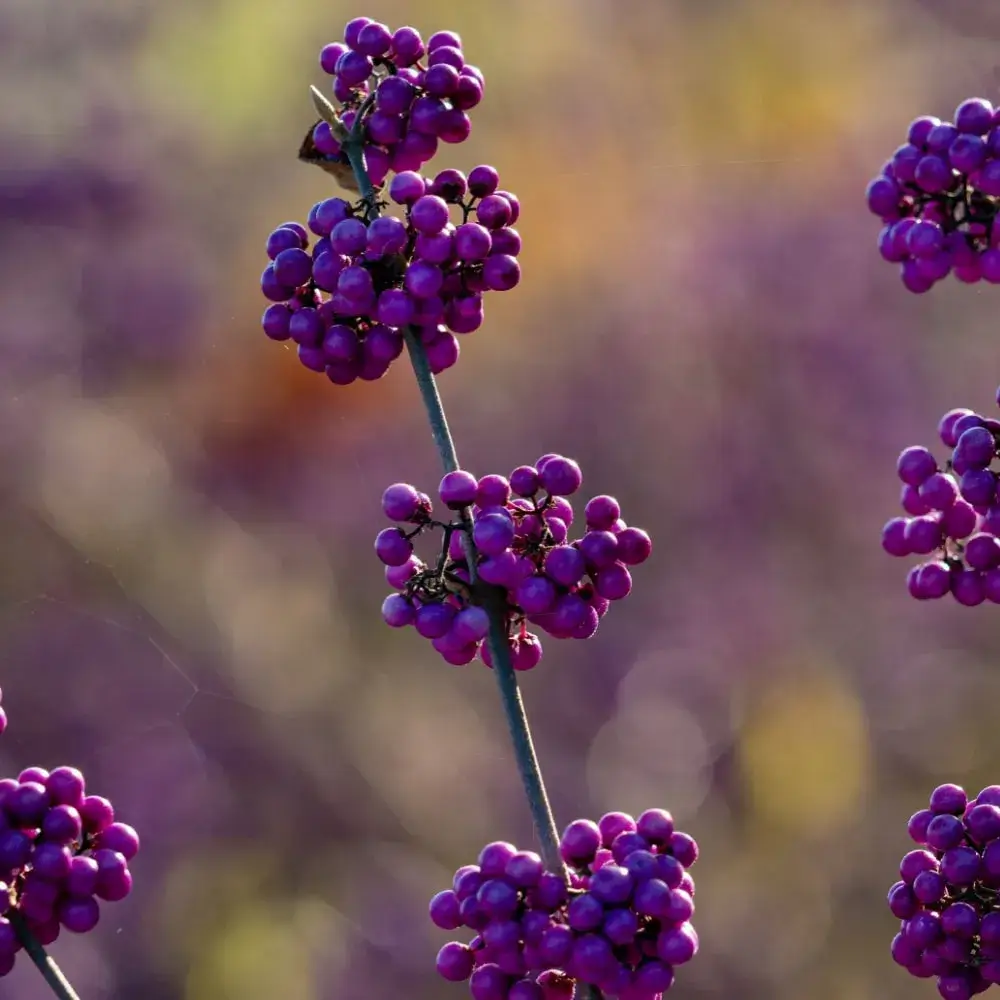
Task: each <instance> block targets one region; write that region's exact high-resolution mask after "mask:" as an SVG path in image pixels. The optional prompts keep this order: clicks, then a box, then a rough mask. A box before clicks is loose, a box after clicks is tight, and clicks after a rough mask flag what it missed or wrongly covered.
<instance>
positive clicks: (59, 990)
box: [7, 909, 80, 1000]
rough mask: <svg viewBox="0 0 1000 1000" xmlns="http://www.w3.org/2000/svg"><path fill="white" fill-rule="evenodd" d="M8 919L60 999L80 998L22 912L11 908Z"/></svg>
mask: <svg viewBox="0 0 1000 1000" xmlns="http://www.w3.org/2000/svg"><path fill="white" fill-rule="evenodd" d="M7 919H8V920H9V921H10V923H11V926H12V927H13V928H14V932H15V933H16V934H17V939H18V940H19V941H20V942H21V944H22V946H23V947H24V950H25V952H27V955H28V957H29V958H30V959H31V961H32V962H34V963H35V968H36V969H38V971H39V972H40V973H41V974H42V978H43V979H44V980H45V982H46V983H48V985H49V987H50V988H51V989H52V992H53V994H54V995H55V996H57V997H59V1000H80V997H79V994H78V993H77V992H76V990H74V989H73V987H72V986H71V985H70V982H69V980H68V979H67V978H66V977H65V976H64V975H63V974H62V970H61V969H60V968H59V966H58V965H56V963H55V961H53V959H52V958H51V957H50V956H49V953H48V952H47V951H46V950H45V949H44V948H43V947H42V945H41V944H40V943H39V941H38V939H37V938H36V937H35V935H34V934H32V933H31V929H30V928H29V927H28V924H27V922H26V921H25V920H24V918H23V917H22V916H21V914H20V913H18V912H17V911H16V910H14V909H11V910H9V911H8V913H7Z"/></svg>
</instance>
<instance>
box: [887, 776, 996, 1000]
mask: <svg viewBox="0 0 1000 1000" xmlns="http://www.w3.org/2000/svg"><path fill="white" fill-rule="evenodd" d="M928 805H929V808H927V809H921V810H920V811H919V812H916V813H914V814H913V816H911V817H910V822H909V824H908V832H909V834H910V837H911V839H912V840H913V841H914V842H915V843H916V845H917V847H918V849H917V850H914V851H910V852H909V853H908V854H907V855H905V856H904V858H903V860H902V861H901V862H900V866H899V878H900V880H899V881H898V882H896V883H895V884H894V885H893V886H892V888H891V889H890V890H889V909H890V910H891V911H892V914H893V916H894V917H897V918H898V919H899V920H900V921H902V923H901V926H900V931H899V933H898V934H897V935H896V936H895V938H893V941H892V957H893V959H894V960H895V961H896V962H897V963H898V964H899V965H902V966H903V967H904V968H905V969H906V970H907V971H908V972H910V973H911V974H912V975H914V976H917V977H919V978H921V979H929V978H932V977H935V976H936V977H937V980H938V990H939V992H940V993H941V995H942V996H943V997H945V998H947V1000H968V998H969V997H972V996H974V995H976V994H977V993H982V992H984V991H985V990H987V989H988V988H989V987H990V986H991V985H993V984H1000V901H998V895H997V892H998V890H1000V785H990V786H989V787H988V788H984V789H983V790H982V791H981V792H980V793H979V794H978V795H977V796H976V797H975V798H974V799H972V800H969V799H968V798H967V797H966V794H965V791H964V790H963V789H962V788H960V787H959V786H958V785H940V786H939V787H938V788H935V789H934V791H933V792H932V793H931V797H930V802H929V804H928Z"/></svg>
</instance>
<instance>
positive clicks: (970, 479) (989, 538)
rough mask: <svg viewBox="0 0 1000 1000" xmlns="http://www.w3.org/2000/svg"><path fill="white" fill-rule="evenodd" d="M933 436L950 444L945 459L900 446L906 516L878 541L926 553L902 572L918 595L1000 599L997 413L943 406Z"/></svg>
mask: <svg viewBox="0 0 1000 1000" xmlns="http://www.w3.org/2000/svg"><path fill="white" fill-rule="evenodd" d="M997 401H998V405H1000V390H998V391H997ZM938 436H939V437H940V439H941V441H942V443H943V444H944V445H945V446H946V447H949V448H951V449H952V452H951V457H950V458H949V459H948V460H947V461H946V462H945V464H944V465H943V466H940V465H939V464H938V462H937V459H935V458H934V456H933V454H931V452H930V451H929V450H928V449H927V448H924V447H919V446H914V447H910V448H905V449H904V450H903V452H902V453H901V454H900V456H899V461H898V462H897V465H896V469H897V472H898V473H899V478H900V479H901V480H902V483H903V486H902V493H901V496H900V500H901V503H902V505H903V510H904V511H905V512H906V513H907V515H909V516H908V517H894V518H892V519H891V520H890V521H888V522H887V524H886V525H885V527H884V528H883V529H882V547H883V549H885V551H886V552H888V553H889V555H893V556H910V555H920V556H929V557H930V558H929V559H928V560H927V561H926V562H922V563H919V564H918V565H916V566H914V567H913V568H912V569H911V570H910V572H909V576H908V577H907V586H908V587H909V591H910V593H911V594H912V595H913V596H914V597H915V598H917V599H918V600H931V599H934V598H939V597H944V596H945V595H946V594H951V596H952V597H953V598H954V599H955V600H956V601H958V603H959V604H965V605H968V606H975V605H977V604H982V603H983V601H987V600H988V601H991V602H993V603H997V604H1000V537H998V536H1000V503H998V497H997V484H998V478H997V472H996V471H995V469H994V468H993V465H994V463H995V462H996V460H997V458H998V457H1000V454H998V442H1000V420H997V419H996V418H995V417H984V416H980V415H979V414H978V413H974V412H973V411H972V410H968V409H956V410H949V411H948V412H947V413H946V414H945V415H944V416H943V417H942V418H941V422H940V423H939V425H938Z"/></svg>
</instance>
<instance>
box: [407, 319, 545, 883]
mask: <svg viewBox="0 0 1000 1000" xmlns="http://www.w3.org/2000/svg"><path fill="white" fill-rule="evenodd" d="M404 337H405V339H406V348H407V350H408V351H409V354H410V363H411V364H412V365H413V374H414V375H415V376H416V379H417V387H418V388H419V390H420V398H421V399H422V400H423V403H424V409H425V410H426V411H427V418H428V421H429V423H430V425H431V436H432V437H433V438H434V444H435V446H436V447H437V452H438V456H439V457H440V459H441V465H442V466H443V468H444V471H445V472H454V471H455V470H456V469H457V468H459V464H458V456H457V455H456V453H455V442H454V440H453V439H452V436H451V431H450V430H449V429H448V418H447V417H446V416H445V413H444V407H443V406H442V404H441V396H440V394H439V393H438V389H437V383H436V382H435V381H434V375H433V374H432V372H431V370H430V365H429V364H428V363H427V352H426V351H425V350H424V347H423V344H421V343H420V341H419V340H418V339H417V337H416V335H415V334H414V333H413V331H412V330H407V331H406V332H405V334H404ZM459 518H460V519H461V521H462V524H463V527H464V528H465V530H464V531H463V532H462V547H463V548H464V549H465V556H466V561H467V562H468V564H469V577H470V579H471V581H472V583H473V584H475V583H476V582H477V573H476V566H477V558H476V546H475V543H474V542H473V540H472V516H471V514H470V513H469V509H468V508H465V509H463V510H461V511H460V512H459ZM485 610H486V612H487V613H488V615H489V619H490V631H489V635H488V636H487V639H486V642H487V645H488V646H489V651H490V658H491V660H492V661H493V672H494V673H495V674H496V678H497V686H498V687H499V688H500V701H501V704H502V705H503V712H504V716H505V718H506V719H507V729H508V731H509V732H510V739H511V743H512V744H513V747H514V758H515V760H516V761H517V770H518V773H519V774H520V775H521V782H522V784H523V785H524V793H525V795H526V796H527V799H528V808H529V809H530V810H531V818H532V820H533V821H534V824H535V832H536V833H537V834H538V839H539V842H540V843H541V849H542V857H543V859H544V860H545V867H546V868H547V869H548V870H549V871H553V872H559V873H562V872H563V871H564V866H563V862H562V856H561V855H560V853H559V836H558V834H557V833H556V824H555V820H554V819H553V817H552V807H551V806H550V805H549V799H548V795H547V794H546V792H545V782H544V781H543V779H542V772H541V768H540V767H539V765H538V756H537V755H536V753H535V746H534V743H533V742H532V739H531V729H530V727H529V726H528V717H527V715H526V714H525V711H524V702H523V701H522V700H521V692H520V690H519V688H518V686H517V676H516V674H515V673H514V667H513V665H512V664H511V657H510V646H509V645H508V644H507V630H506V626H505V622H504V617H503V613H502V611H501V609H500V608H499V607H497V602H495V601H488V602H487V604H486V608H485Z"/></svg>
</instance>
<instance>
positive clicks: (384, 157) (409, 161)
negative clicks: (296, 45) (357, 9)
mask: <svg viewBox="0 0 1000 1000" xmlns="http://www.w3.org/2000/svg"><path fill="white" fill-rule="evenodd" d="M425 56H426V60H424V57H425ZM421 60H424V61H423V62H422V61H421ZM319 62H320V66H321V67H322V68H323V71H324V72H325V73H329V74H330V75H331V76H332V77H333V96H334V97H335V98H336V99H337V101H339V102H340V103H341V105H343V110H342V112H341V121H342V123H343V125H344V127H345V128H346V129H350V128H351V126H352V125H353V124H354V116H355V114H356V113H357V112H358V110H359V109H360V108H361V106H362V105H363V104H364V103H365V101H368V102H369V103H371V102H372V101H373V102H374V111H373V112H372V113H371V114H370V115H368V116H367V117H366V118H365V124H364V137H365V140H366V143H365V147H364V152H365V164H366V166H367V170H368V176H369V177H370V178H371V181H372V183H373V184H376V185H378V184H381V183H382V181H383V180H384V179H385V178H386V176H387V175H388V174H389V172H390V171H394V172H396V173H401V172H403V171H408V170H419V169H420V168H421V167H422V166H423V165H424V164H425V163H426V162H427V161H428V160H429V159H431V157H433V156H434V154H435V153H436V152H437V147H438V141H439V140H440V141H441V142H450V143H456V142H463V141H464V140H465V139H467V138H468V137H469V133H470V132H471V131H472V123H471V122H470V121H469V116H468V115H467V114H466V112H467V111H469V110H471V109H472V108H474V107H475V106H476V105H477V104H478V103H479V102H480V101H481V100H482V99H483V87H484V85H485V81H484V79H483V74H482V73H481V72H480V71H479V69H478V68H477V67H476V66H470V65H468V64H467V63H466V61H465V56H464V55H463V54H462V40H461V39H460V38H459V36H458V35H456V34H455V33H454V32H453V31H439V32H437V33H436V34H434V35H431V37H430V38H429V39H428V40H427V43H426V45H425V44H424V41H423V39H422V38H421V37H420V33H419V32H418V31H417V30H416V29H415V28H410V27H405V28H399V29H398V30H396V31H395V32H392V31H390V30H389V28H387V27H386V26H385V25H384V24H380V23H379V22H378V21H372V20H369V19H368V18H367V17H358V18H355V19H354V20H353V21H350V22H349V23H348V25H347V28H346V30H345V31H344V41H343V43H341V42H333V43H331V44H330V45H327V46H325V47H324V48H323V50H322V52H320V56H319ZM312 140H313V145H314V146H315V149H316V151H317V152H318V153H320V154H321V155H322V156H325V157H328V158H329V159H331V160H340V162H342V163H346V158H345V157H344V154H343V152H342V151H341V146H340V142H339V141H338V139H337V137H336V135H334V133H333V131H332V130H331V128H330V125H329V124H328V123H327V122H320V123H319V124H317V125H316V127H315V128H314V129H313V135H312Z"/></svg>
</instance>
